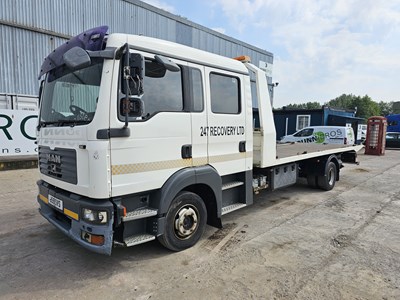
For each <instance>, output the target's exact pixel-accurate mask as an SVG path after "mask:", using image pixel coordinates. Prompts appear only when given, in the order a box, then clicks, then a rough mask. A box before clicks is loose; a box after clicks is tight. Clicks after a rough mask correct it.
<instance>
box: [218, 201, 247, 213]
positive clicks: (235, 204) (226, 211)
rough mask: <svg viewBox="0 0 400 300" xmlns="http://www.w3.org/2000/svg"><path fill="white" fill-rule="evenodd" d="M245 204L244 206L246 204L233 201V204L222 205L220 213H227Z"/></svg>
mask: <svg viewBox="0 0 400 300" xmlns="http://www.w3.org/2000/svg"><path fill="white" fill-rule="evenodd" d="M245 206H246V204H244V203H234V204H231V205H228V206H225V207H223V208H222V212H221V214H222V215H226V214H227V213H230V212H233V211H235V210H238V209H240V208H242V207H245Z"/></svg>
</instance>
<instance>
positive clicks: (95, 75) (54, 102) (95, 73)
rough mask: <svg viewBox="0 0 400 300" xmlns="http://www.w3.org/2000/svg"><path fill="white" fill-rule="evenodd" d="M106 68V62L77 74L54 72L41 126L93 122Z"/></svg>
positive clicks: (47, 85)
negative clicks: (104, 68)
mask: <svg viewBox="0 0 400 300" xmlns="http://www.w3.org/2000/svg"><path fill="white" fill-rule="evenodd" d="M102 68H103V62H99V63H95V64H92V65H91V66H89V67H87V68H84V69H80V70H78V71H74V72H70V71H69V72H68V71H63V72H60V70H53V71H50V72H49V73H48V75H47V77H46V82H45V85H44V89H43V94H42V98H41V101H42V103H41V112H40V126H76V125H82V124H88V123H90V122H91V121H92V120H93V117H94V114H95V111H96V106H97V100H98V97H99V90H100V81H101V73H102ZM56 72H57V74H56Z"/></svg>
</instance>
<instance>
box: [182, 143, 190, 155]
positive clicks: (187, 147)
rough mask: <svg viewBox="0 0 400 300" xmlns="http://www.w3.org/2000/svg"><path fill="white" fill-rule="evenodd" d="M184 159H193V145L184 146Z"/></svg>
mask: <svg viewBox="0 0 400 300" xmlns="http://www.w3.org/2000/svg"><path fill="white" fill-rule="evenodd" d="M181 154H182V158H192V145H183V146H182V148H181Z"/></svg>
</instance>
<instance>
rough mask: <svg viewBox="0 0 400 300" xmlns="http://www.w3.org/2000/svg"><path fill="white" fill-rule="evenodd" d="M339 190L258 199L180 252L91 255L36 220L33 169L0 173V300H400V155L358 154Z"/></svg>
mask: <svg viewBox="0 0 400 300" xmlns="http://www.w3.org/2000/svg"><path fill="white" fill-rule="evenodd" d="M359 160H360V165H346V167H345V168H344V169H342V172H341V175H342V176H341V180H340V181H339V182H338V183H337V185H336V187H335V189H334V190H332V191H329V192H323V191H320V190H313V189H310V188H308V186H307V185H306V184H305V183H304V182H300V183H298V184H297V185H295V186H292V187H289V188H285V189H282V190H278V191H275V192H266V193H261V194H260V195H259V196H256V198H255V203H254V205H252V206H250V207H247V208H244V209H242V210H239V211H235V212H233V213H231V214H229V215H226V216H224V217H223V224H224V228H223V229H220V230H217V229H215V228H212V227H207V230H206V233H205V235H204V236H203V238H202V239H201V240H200V242H199V243H198V244H197V245H196V246H195V247H193V248H191V249H188V250H186V251H183V252H180V253H173V252H170V251H168V250H166V249H164V248H163V247H162V246H161V245H160V244H159V243H158V242H157V241H154V242H151V243H147V244H143V245H139V246H136V247H132V248H125V249H124V248H119V249H115V250H114V252H113V254H112V256H111V257H107V256H102V255H98V254H95V253H91V252H89V251H87V250H85V249H83V248H82V247H80V246H78V245H77V244H75V243H74V242H73V241H71V240H70V239H68V238H66V237H65V236H64V235H63V234H62V233H60V232H58V231H57V230H56V229H55V228H54V227H53V226H52V225H51V224H49V223H47V221H45V220H44V219H43V218H42V217H41V216H40V215H39V213H38V212H37V208H38V203H37V202H36V193H37V189H36V180H37V179H38V178H39V175H38V171H37V170H36V169H30V170H14V171H3V172H0V187H1V195H0V203H1V207H2V209H1V210H0V298H1V299H54V298H57V299H73V298H74V299H77V298H79V299H112V298H122V299H150V298H151V299H186V298H190V299H206V298H208V299H400V276H399V275H400V217H399V216H400V180H399V174H400V151H396V150H387V151H386V154H385V156H382V157H378V156H365V155H359Z"/></svg>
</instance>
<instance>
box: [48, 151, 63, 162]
mask: <svg viewBox="0 0 400 300" xmlns="http://www.w3.org/2000/svg"><path fill="white" fill-rule="evenodd" d="M46 158H47V162H52V163H56V164H61V156H60V155H57V154H50V153H49V154H46Z"/></svg>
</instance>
